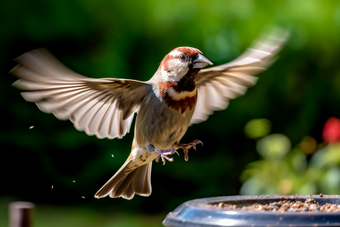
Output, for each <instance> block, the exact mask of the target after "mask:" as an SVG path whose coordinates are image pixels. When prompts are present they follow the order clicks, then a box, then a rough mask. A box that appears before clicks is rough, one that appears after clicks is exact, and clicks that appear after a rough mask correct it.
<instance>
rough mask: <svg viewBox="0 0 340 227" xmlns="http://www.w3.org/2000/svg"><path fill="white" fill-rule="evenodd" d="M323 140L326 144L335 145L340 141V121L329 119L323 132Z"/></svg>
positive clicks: (333, 118)
mask: <svg viewBox="0 0 340 227" xmlns="http://www.w3.org/2000/svg"><path fill="white" fill-rule="evenodd" d="M322 139H323V141H324V142H325V143H335V142H337V141H340V119H338V118H335V117H331V118H329V119H328V120H327V121H326V123H325V125H324V126H323V130H322Z"/></svg>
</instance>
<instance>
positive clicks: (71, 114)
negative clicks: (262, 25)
mask: <svg viewBox="0 0 340 227" xmlns="http://www.w3.org/2000/svg"><path fill="white" fill-rule="evenodd" d="M16 61H17V62H18V63H19V64H18V65H17V66H16V67H14V68H13V69H12V70H11V73H12V74H14V75H16V76H17V77H19V80H17V81H16V82H15V83H14V84H13V86H15V87H18V88H20V89H22V90H26V91H24V92H22V96H23V97H24V99H25V100H26V101H29V102H35V103H36V104H37V106H38V108H39V109H40V110H41V111H43V112H46V113H52V114H53V115H55V116H56V117H57V118H59V119H61V120H66V119H69V120H70V121H71V122H73V124H74V126H75V127H76V128H77V129H78V130H80V131H83V130H84V131H85V132H86V133H87V134H88V135H96V136H97V137H98V138H105V137H107V138H115V137H119V138H121V137H123V136H124V135H125V134H126V133H127V132H129V130H130V127H131V123H132V120H133V116H134V114H133V113H135V112H136V111H138V108H139V105H140V104H141V103H142V101H143V99H144V97H145V96H146V95H147V94H148V92H149V91H150V89H151V86H152V85H151V84H149V83H146V82H140V81H136V80H127V79H114V78H103V79H93V78H87V77H85V76H82V75H80V74H77V73H75V72H73V71H71V70H70V69H68V68H67V67H65V66H64V65H62V64H61V63H60V62H59V61H58V60H57V59H56V58H55V57H53V55H52V54H51V53H50V52H49V51H47V50H46V49H37V50H33V51H31V52H28V53H25V54H23V55H22V56H20V57H18V58H17V59H16Z"/></svg>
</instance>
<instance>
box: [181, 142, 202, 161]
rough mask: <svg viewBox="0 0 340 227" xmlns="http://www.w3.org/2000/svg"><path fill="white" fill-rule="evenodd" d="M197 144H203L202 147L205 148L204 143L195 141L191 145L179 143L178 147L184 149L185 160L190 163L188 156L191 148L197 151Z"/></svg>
mask: <svg viewBox="0 0 340 227" xmlns="http://www.w3.org/2000/svg"><path fill="white" fill-rule="evenodd" d="M197 144H202V146H203V143H202V141H200V140H194V141H192V142H191V143H187V144H185V143H179V144H178V145H177V146H178V148H182V149H183V152H184V160H185V161H188V160H189V155H188V153H189V149H190V148H193V149H194V150H196V145H197Z"/></svg>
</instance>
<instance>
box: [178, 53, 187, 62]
mask: <svg viewBox="0 0 340 227" xmlns="http://www.w3.org/2000/svg"><path fill="white" fill-rule="evenodd" d="M179 58H180V59H181V60H182V61H185V60H187V56H186V55H185V54H181V55H180V56H179Z"/></svg>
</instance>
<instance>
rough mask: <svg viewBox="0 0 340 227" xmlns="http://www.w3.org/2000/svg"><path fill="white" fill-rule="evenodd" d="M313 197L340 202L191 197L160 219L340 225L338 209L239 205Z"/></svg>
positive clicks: (186, 223)
mask: <svg viewBox="0 0 340 227" xmlns="http://www.w3.org/2000/svg"><path fill="white" fill-rule="evenodd" d="M311 199H312V200H313V201H315V202H316V203H318V204H319V205H320V206H323V205H326V204H335V205H333V206H337V205H340V197H339V196H338V195H327V196H326V195H324V196H319V195H310V196H225V197H212V198H203V199H196V200H190V201H187V202H185V203H183V204H181V205H180V206H179V207H177V208H176V209H175V210H174V211H173V212H170V213H169V214H168V215H167V216H166V218H165V220H164V221H163V225H164V226H174V227H175V226H181V227H194V226H195V227H198V226H202V227H203V226H256V227H257V226H265V227H267V226H299V227H300V226H340V212H326V211H319V210H317V211H305V212H304V211H303V212H296V211H292V210H287V211H285V212H279V211H263V210H262V211H260V210H243V209H238V208H241V207H243V206H249V205H252V204H260V205H266V204H270V203H278V202H280V201H287V202H294V203H296V202H297V201H300V202H305V201H306V200H307V201H309V200H311ZM218 204H234V205H236V206H234V207H236V209H228V206H226V207H222V206H219V205H218Z"/></svg>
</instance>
